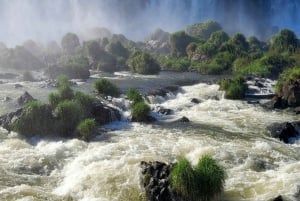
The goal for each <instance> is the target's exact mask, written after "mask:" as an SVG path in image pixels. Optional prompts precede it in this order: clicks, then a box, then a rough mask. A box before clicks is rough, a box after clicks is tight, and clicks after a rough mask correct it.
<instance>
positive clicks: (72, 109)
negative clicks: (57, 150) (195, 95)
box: [54, 100, 82, 137]
mask: <svg viewBox="0 0 300 201" xmlns="http://www.w3.org/2000/svg"><path fill="white" fill-rule="evenodd" d="M81 109H82V108H81V107H80V105H79V104H78V103H77V102H74V101H71V100H64V101H62V102H59V103H58V105H57V106H56V108H55V110H54V115H55V117H56V122H55V123H56V124H55V125H56V127H55V129H56V132H57V133H58V134H59V135H60V136H64V137H69V136H72V134H73V133H74V131H75V129H76V127H77V125H78V123H79V122H80V120H81V118H82V117H81V114H82V110H81Z"/></svg>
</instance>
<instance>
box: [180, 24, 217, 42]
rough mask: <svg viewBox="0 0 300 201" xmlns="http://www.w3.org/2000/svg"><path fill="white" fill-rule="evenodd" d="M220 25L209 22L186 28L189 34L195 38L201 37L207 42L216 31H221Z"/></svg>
mask: <svg viewBox="0 0 300 201" xmlns="http://www.w3.org/2000/svg"><path fill="white" fill-rule="evenodd" d="M221 29H222V27H221V25H220V24H219V23H217V22H215V21H212V20H209V21H206V22H203V23H197V24H194V25H191V26H188V27H187V28H186V32H187V34H189V35H190V36H194V37H200V38H203V39H205V40H207V39H208V38H209V37H210V35H211V34H212V33H214V32H216V31H219V30H221Z"/></svg>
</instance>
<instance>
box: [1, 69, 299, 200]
mask: <svg viewBox="0 0 300 201" xmlns="http://www.w3.org/2000/svg"><path fill="white" fill-rule="evenodd" d="M166 75H168V76H166ZM173 76H174V77H173ZM176 76H177V77H176ZM184 76H185V75H183V74H177V75H176V74H172V76H171V74H167V73H165V74H164V75H160V76H143V77H139V76H131V75H123V74H117V75H115V76H112V77H110V78H109V79H111V80H113V81H115V82H116V83H117V84H122V86H123V87H124V86H125V87H132V86H139V87H143V88H147V87H149V88H150V87H151V86H152V87H153V86H154V87H157V86H158V85H161V84H170V83H171V84H172V83H173V84H174V83H175V82H177V81H178V80H179V79H183V78H184ZM95 77H97V76H95ZM195 79H196V80H197V79H198V80H197V81H201V79H202V78H201V79H199V78H197V76H196V75H195ZM206 79H208V78H206ZM92 81H93V79H90V80H89V81H88V83H84V84H80V85H78V86H76V87H75V89H76V90H84V91H89V92H91V91H92V88H91V86H90V83H92ZM194 81H195V80H194ZM167 82H169V83H167ZM18 83H19V82H18ZM147 83H150V84H147ZM15 84H16V83H15V82H12V81H4V82H3V83H2V84H0V90H1V93H0V100H2V101H1V104H0V107H1V110H0V111H1V113H2V114H3V113H4V112H6V111H10V110H11V109H12V108H13V107H14V99H15V98H16V97H17V96H18V95H19V94H22V92H23V91H25V90H27V91H29V92H30V93H31V94H32V95H33V96H34V97H36V98H39V99H41V100H43V101H46V97H47V94H48V93H49V92H50V91H53V90H54V89H53V88H49V87H44V86H43V82H35V83H30V82H21V83H19V84H22V85H23V88H15V87H14V86H15ZM125 84H127V85H125ZM137 84H139V85H137ZM155 84H156V85H157V86H155ZM218 88H219V86H218V85H216V84H206V83H197V84H194V85H190V86H183V87H182V88H181V90H180V91H179V93H177V94H176V95H175V94H168V96H167V97H166V98H162V97H160V98H158V97H148V99H149V100H150V101H151V106H152V107H155V106H158V105H159V106H164V107H166V108H170V109H173V110H174V114H172V115H171V116H163V115H156V117H157V118H159V119H160V120H159V122H158V123H153V124H143V123H130V122H128V121H127V120H126V117H127V116H128V115H129V114H128V113H129V112H128V111H124V114H123V115H124V118H123V120H122V121H120V122H112V123H111V124H109V125H106V127H107V128H108V129H109V131H107V132H103V134H101V135H99V136H97V137H96V138H95V139H93V140H92V141H91V142H89V143H87V142H84V141H81V140H78V139H70V140H66V139H37V138H32V139H24V138H22V137H21V136H19V135H18V134H16V133H8V132H7V131H5V130H3V129H2V130H1V131H0V200H6V201H15V200H19V201H39V200H41V201H42V200H51V201H52V200H53V201H62V200H66V201H71V200H74V201H75V200H76V201H77V200H78V201H138V200H142V198H141V197H142V193H143V191H142V188H141V187H140V184H139V175H140V172H139V171H140V168H139V164H140V162H141V161H157V160H158V161H164V162H174V161H176V159H177V158H178V157H180V156H185V157H187V158H188V160H190V161H191V162H192V163H193V164H195V163H197V161H198V159H199V158H200V157H201V156H202V155H203V154H210V155H211V156H212V157H214V158H215V159H217V160H218V161H219V162H220V164H221V165H222V166H224V167H225V170H226V173H227V178H226V184H225V191H224V194H223V196H222V200H227V201H233V200H234V201H246V200H247V201H248V200H249V201H250V200H257V201H263V200H269V199H271V198H275V197H277V196H278V195H283V196H284V197H285V198H288V199H290V200H297V198H296V197H295V194H296V193H297V191H298V189H297V188H298V185H300V171H299V170H300V162H299V161H300V160H299V159H300V155H299V151H300V142H299V143H297V142H296V143H295V144H292V145H290V144H284V143H282V142H280V141H279V140H277V139H273V138H270V137H268V135H266V126H268V125H270V124H271V123H274V122H284V121H294V120H297V117H296V116H294V115H292V114H290V113H288V112H285V111H269V110H265V109H263V108H261V107H260V106H258V105H250V104H247V103H246V102H244V101H232V100H226V99H224V98H223V93H222V92H220V91H219V90H218ZM6 97H11V98H12V100H11V101H7V98H6ZM192 98H197V99H199V100H200V104H193V103H191V99H192ZM182 116H186V117H188V118H189V119H190V121H191V122H190V123H179V124H178V123H177V124H175V123H172V121H173V120H175V119H178V118H180V117H182Z"/></svg>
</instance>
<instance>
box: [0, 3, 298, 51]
mask: <svg viewBox="0 0 300 201" xmlns="http://www.w3.org/2000/svg"><path fill="white" fill-rule="evenodd" d="M299 10H300V1H298V0H0V26H1V29H0V30H1V31H0V41H3V42H5V43H6V44H8V45H15V44H21V43H22V42H24V41H25V40H27V39H34V40H38V41H42V42H45V41H48V40H53V39H55V40H58V41H60V39H61V37H62V36H63V35H64V34H65V33H66V32H76V33H84V32H85V31H86V30H88V29H89V28H92V27H108V28H109V29H111V30H112V31H113V32H115V33H123V34H125V35H126V36H127V37H129V38H130V39H133V40H143V39H144V38H145V36H146V35H148V34H149V33H150V32H152V31H153V30H155V29H156V28H158V27H160V28H162V29H164V30H166V31H171V32H172V31H175V30H178V29H181V28H183V27H184V26H186V25H188V24H192V23H195V22H199V21H203V20H207V19H216V20H217V21H219V22H221V23H222V26H223V27H224V29H225V30H226V31H228V32H231V33H232V32H237V31H238V32H243V33H245V34H247V35H251V34H258V35H260V36H262V37H263V36H265V35H266V34H267V33H269V32H270V30H271V29H272V26H278V27H279V28H283V27H287V28H290V29H293V30H294V31H295V32H297V33H298V34H299V32H300V31H299V29H300V28H299V27H300V23H299V22H300V14H299V13H300V12H299Z"/></svg>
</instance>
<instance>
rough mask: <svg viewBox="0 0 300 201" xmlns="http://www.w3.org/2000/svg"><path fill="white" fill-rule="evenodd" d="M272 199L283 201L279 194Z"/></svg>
mask: <svg viewBox="0 0 300 201" xmlns="http://www.w3.org/2000/svg"><path fill="white" fill-rule="evenodd" d="M273 201H283V198H282V196H281V195H279V196H277V197H276V198H274V199H273Z"/></svg>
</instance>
